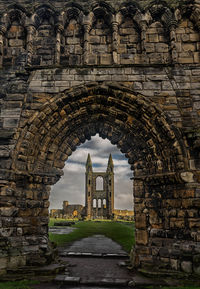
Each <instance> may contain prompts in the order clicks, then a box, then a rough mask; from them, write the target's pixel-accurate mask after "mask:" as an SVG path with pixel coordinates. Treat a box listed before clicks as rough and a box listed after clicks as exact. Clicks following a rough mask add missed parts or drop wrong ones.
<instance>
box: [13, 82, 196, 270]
mask: <svg viewBox="0 0 200 289" xmlns="http://www.w3.org/2000/svg"><path fill="white" fill-rule="evenodd" d="M46 99H48V100H47V101H46V102H45V103H44V104H42V105H41V106H40V107H39V108H38V109H37V111H36V112H35V113H33V114H32V116H30V118H29V119H28V121H27V122H26V123H25V124H24V125H19V129H18V131H17V134H16V138H17V139H18V141H17V144H16V146H15V149H14V151H13V154H12V168H11V170H12V190H13V191H14V193H13V194H14V195H15V197H16V211H15V214H16V215H17V217H19V218H20V219H19V220H20V223H19V224H18V226H21V227H19V228H17V230H18V229H20V236H19V237H18V238H19V240H21V239H22V238H24V240H25V241H26V242H27V243H28V244H29V245H31V244H32V243H31V242H32V241H33V239H34V244H35V247H34V251H31V250H30V251H26V253H25V254H24V255H23V256H24V258H25V259H23V262H25V263H26V264H38V263H39V264H41V263H43V264H45V263H46V262H50V260H51V258H50V256H52V248H51V246H50V244H49V241H48V207H49V193H50V185H52V184H55V183H56V182H57V181H58V180H59V178H60V177H61V175H62V169H63V167H64V164H65V161H66V160H67V158H68V156H70V155H71V154H72V152H73V151H74V150H75V149H76V147H77V146H78V145H80V144H81V143H84V142H85V140H86V139H90V137H91V136H93V135H95V134H96V133H99V135H100V136H101V137H102V138H108V139H109V140H110V141H111V143H112V144H117V146H118V148H119V149H120V150H121V151H122V152H123V153H125V155H126V157H127V158H128V161H129V163H130V164H131V168H132V170H134V196H135V198H134V210H135V233H136V234H135V236H136V243H135V246H134V254H133V255H132V261H133V263H134V265H135V266H136V267H142V268H144V267H148V268H149V266H151V268H152V267H153V268H154V269H155V268H159V270H160V268H162V269H163V268H164V269H167V270H168V269H174V270H181V268H182V267H184V266H185V262H188V256H186V257H184V256H185V255H182V249H180V252H179V254H177V250H176V249H174V248H175V247H174V246H175V245H177V246H179V245H180V244H179V243H180V241H179V240H180V239H181V244H182V246H183V248H184V246H185V245H186V244H188V242H190V243H191V244H192V246H193V247H192V252H191V255H190V259H191V260H190V261H189V262H190V266H192V265H191V264H194V268H193V269H192V270H193V271H195V270H196V271H198V270H199V269H198V267H195V266H197V265H196V264H195V262H193V256H195V254H196V249H195V248H196V246H197V244H196V245H195V242H196V241H197V239H198V238H199V235H198V232H197V229H196V228H197V227H198V225H196V224H197V222H196V223H195V225H193V224H194V220H192V221H191V222H193V223H190V221H189V219H188V218H187V216H189V215H188V214H193V210H192V208H191V202H193V200H194V199H193V198H195V192H196V191H195V185H193V184H194V182H195V181H194V179H193V173H192V172H190V171H188V163H187V159H188V158H187V150H186V146H185V144H184V140H183V138H182V137H181V133H180V131H179V130H178V129H177V128H175V127H174V126H173V125H172V123H171V122H170V119H169V118H168V117H167V116H166V115H165V113H164V112H163V111H162V109H161V108H160V107H159V106H158V105H155V104H154V103H153V101H152V100H151V99H150V98H147V97H144V96H142V95H141V94H138V93H134V91H132V90H130V89H128V88H127V87H124V86H120V85H119V84H114V83H106V84H105V83H91V84H89V85H84V86H79V87H74V88H71V89H68V90H65V91H63V92H62V93H60V94H55V95H54V94H51V95H46ZM180 208H181V209H180ZM180 212H181V213H180ZM196 226H197V227H196ZM9 234H10V235H9V238H10V240H12V237H13V240H15V238H16V234H18V233H17V232H16V231H12V230H11V231H10V233H9ZM20 250H21V251H23V247H22V248H20ZM20 258H21V255H20V256H19V263H20V262H21V259H20ZM184 258H186V259H184ZM181 266H182V267H181ZM184 268H185V267H184ZM196 268H197V269H196ZM182 270H183V269H182ZM184 270H187V268H186V269H184ZM184 270H183V271H184Z"/></svg>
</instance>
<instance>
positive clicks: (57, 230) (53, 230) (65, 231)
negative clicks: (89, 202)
mask: <svg viewBox="0 0 200 289" xmlns="http://www.w3.org/2000/svg"><path fill="white" fill-rule="evenodd" d="M74 230H77V228H73V227H64V228H60V227H59V228H58V227H50V228H49V232H50V233H53V234H58V235H63V234H69V233H71V232H73V231H74Z"/></svg>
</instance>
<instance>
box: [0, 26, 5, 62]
mask: <svg viewBox="0 0 200 289" xmlns="http://www.w3.org/2000/svg"><path fill="white" fill-rule="evenodd" d="M3 37H4V34H3V32H2V31H0V67H2V66H3Z"/></svg>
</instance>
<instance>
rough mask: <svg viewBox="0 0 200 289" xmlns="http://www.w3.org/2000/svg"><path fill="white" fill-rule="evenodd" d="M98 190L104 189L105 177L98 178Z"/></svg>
mask: <svg viewBox="0 0 200 289" xmlns="http://www.w3.org/2000/svg"><path fill="white" fill-rule="evenodd" d="M96 190H97V191H103V177H101V176H99V177H97V178H96Z"/></svg>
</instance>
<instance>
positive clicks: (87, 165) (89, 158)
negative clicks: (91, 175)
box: [86, 154, 92, 171]
mask: <svg viewBox="0 0 200 289" xmlns="http://www.w3.org/2000/svg"><path fill="white" fill-rule="evenodd" d="M86 171H92V161H91V157H90V154H88V157H87V162H86Z"/></svg>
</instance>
